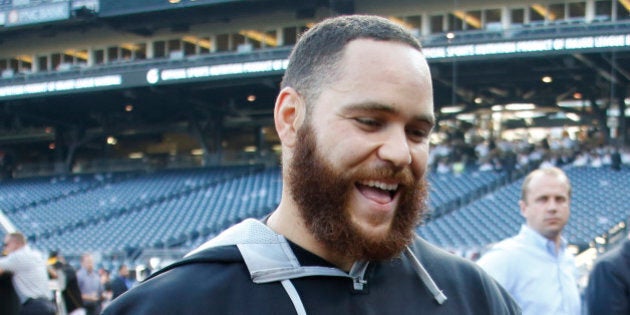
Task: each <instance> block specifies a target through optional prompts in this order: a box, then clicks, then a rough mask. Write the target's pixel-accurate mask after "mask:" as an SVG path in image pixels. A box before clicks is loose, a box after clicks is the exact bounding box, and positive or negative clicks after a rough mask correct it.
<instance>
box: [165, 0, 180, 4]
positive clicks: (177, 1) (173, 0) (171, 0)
mask: <svg viewBox="0 0 630 315" xmlns="http://www.w3.org/2000/svg"><path fill="white" fill-rule="evenodd" d="M168 2H169V3H171V4H176V3H180V2H181V0H168Z"/></svg>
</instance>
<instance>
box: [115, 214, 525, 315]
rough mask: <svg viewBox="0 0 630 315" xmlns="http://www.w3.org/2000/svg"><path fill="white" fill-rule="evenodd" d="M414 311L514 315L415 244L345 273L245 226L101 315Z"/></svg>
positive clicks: (488, 290) (464, 267)
mask: <svg viewBox="0 0 630 315" xmlns="http://www.w3.org/2000/svg"><path fill="white" fill-rule="evenodd" d="M235 244H236V245H235ZM418 260H419V261H418ZM444 295H445V296H444ZM445 298H446V299H445ZM419 312H422V313H425V314H484V315H488V314H502V315H503V314H520V309H519V308H518V306H517V305H516V303H515V302H514V301H513V300H512V299H511V297H510V296H509V295H508V293H507V292H506V291H505V290H504V289H502V288H501V287H500V286H499V285H498V284H497V283H496V282H495V281H494V280H492V279H491V278H490V277H489V276H488V275H487V274H486V273H485V272H484V271H482V270H481V269H480V268H479V267H477V266H476V265H475V264H473V263H472V262H469V261H467V260H464V259H462V258H459V257H456V256H454V255H451V254H449V253H446V252H444V251H442V250H440V249H438V248H436V247H434V246H432V245H430V244H428V243H427V242H426V241H424V240H422V239H420V238H416V240H415V241H414V242H413V244H412V245H411V246H409V248H408V249H407V250H406V251H405V253H404V254H402V255H401V256H400V257H399V258H397V259H393V260H391V261H385V262H370V263H361V262H357V263H355V265H354V266H353V268H352V269H351V270H350V272H344V271H341V270H339V269H337V268H335V267H334V266H332V265H331V264H330V263H328V262H326V261H324V260H323V259H321V258H319V257H317V256H315V255H313V254H311V253H310V252H308V251H306V250H304V249H302V248H300V247H299V246H297V245H295V244H291V243H289V242H288V241H287V240H286V239H285V238H284V237H282V236H280V235H278V234H275V233H274V232H273V231H272V230H270V229H269V228H268V227H266V226H265V225H264V224H263V223H261V222H260V221H257V220H252V219H249V220H246V221H244V222H242V223H240V224H238V225H236V226H235V227H233V228H231V229H228V230H227V231H226V232H224V233H222V234H221V235H219V236H218V237H217V238H215V239H213V240H211V241H209V242H208V243H206V244H204V245H202V246H201V247H200V248H199V249H197V250H195V251H193V252H192V253H191V254H189V255H187V257H186V258H185V259H183V260H181V261H179V262H177V263H175V264H173V265H171V266H169V267H167V268H165V269H163V270H161V271H159V272H157V273H156V274H154V275H152V276H151V277H150V278H149V279H148V280H146V281H144V282H143V283H141V284H140V285H138V286H136V287H134V288H133V289H131V290H129V291H128V292H127V293H126V294H124V295H122V296H120V297H119V298H118V299H116V300H115V301H113V302H112V304H111V305H110V306H109V307H108V308H107V309H105V311H104V314H134V315H137V314H253V313H255V314H306V313H308V314H417V313H419Z"/></svg>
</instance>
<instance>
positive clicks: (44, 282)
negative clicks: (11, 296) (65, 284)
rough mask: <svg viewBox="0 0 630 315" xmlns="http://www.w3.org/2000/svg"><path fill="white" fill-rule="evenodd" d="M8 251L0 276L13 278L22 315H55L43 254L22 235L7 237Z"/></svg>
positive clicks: (2, 262) (9, 235) (1, 262)
mask: <svg viewBox="0 0 630 315" xmlns="http://www.w3.org/2000/svg"><path fill="white" fill-rule="evenodd" d="M4 251H5V252H6V254H7V256H5V257H0V274H4V273H6V272H10V273H12V274H13V277H12V283H13V287H14V288H15V292H16V294H17V296H18V298H19V300H20V304H21V307H20V312H19V314H20V315H29V314H33V315H48V314H50V315H53V314H55V312H56V308H55V304H54V303H53V302H52V291H51V290H50V288H49V286H48V272H47V269H46V262H45V261H44V258H43V256H42V254H41V253H40V252H38V251H36V250H34V249H32V248H31V247H30V246H28V244H27V241H26V237H24V234H22V233H19V232H13V233H9V234H6V235H5V236H4Z"/></svg>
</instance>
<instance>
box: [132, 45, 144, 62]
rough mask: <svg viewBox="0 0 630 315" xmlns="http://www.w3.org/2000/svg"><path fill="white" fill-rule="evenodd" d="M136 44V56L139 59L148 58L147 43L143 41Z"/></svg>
mask: <svg viewBox="0 0 630 315" xmlns="http://www.w3.org/2000/svg"><path fill="white" fill-rule="evenodd" d="M136 46H137V49H136V51H135V52H134V58H135V59H139V60H142V59H147V44H145V43H142V44H138V45H136Z"/></svg>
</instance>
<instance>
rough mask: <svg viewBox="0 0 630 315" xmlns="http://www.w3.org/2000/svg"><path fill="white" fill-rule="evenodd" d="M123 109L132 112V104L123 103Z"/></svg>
mask: <svg viewBox="0 0 630 315" xmlns="http://www.w3.org/2000/svg"><path fill="white" fill-rule="evenodd" d="M125 111H126V112H132V111H133V105H132V104H127V105H125Z"/></svg>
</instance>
